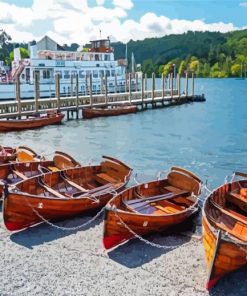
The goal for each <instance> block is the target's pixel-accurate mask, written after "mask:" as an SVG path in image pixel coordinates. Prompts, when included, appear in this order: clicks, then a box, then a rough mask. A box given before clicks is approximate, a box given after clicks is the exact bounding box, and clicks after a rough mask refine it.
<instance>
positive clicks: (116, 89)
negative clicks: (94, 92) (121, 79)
mask: <svg viewBox="0 0 247 296" xmlns="http://www.w3.org/2000/svg"><path fill="white" fill-rule="evenodd" d="M114 77H115V93H117V73H115V76H114Z"/></svg>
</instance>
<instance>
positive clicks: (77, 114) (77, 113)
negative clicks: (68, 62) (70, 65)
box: [75, 74, 79, 119]
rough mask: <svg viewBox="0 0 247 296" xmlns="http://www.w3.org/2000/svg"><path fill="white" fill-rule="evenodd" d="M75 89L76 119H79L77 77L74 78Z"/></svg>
mask: <svg viewBox="0 0 247 296" xmlns="http://www.w3.org/2000/svg"><path fill="white" fill-rule="evenodd" d="M75 89H76V119H78V118H79V77H78V74H76V76H75Z"/></svg>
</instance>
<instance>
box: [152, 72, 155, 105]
mask: <svg viewBox="0 0 247 296" xmlns="http://www.w3.org/2000/svg"><path fill="white" fill-rule="evenodd" d="M154 91H155V73H154V72H153V73H152V104H153V103H154Z"/></svg>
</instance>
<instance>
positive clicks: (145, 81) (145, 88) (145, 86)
mask: <svg viewBox="0 0 247 296" xmlns="http://www.w3.org/2000/svg"><path fill="white" fill-rule="evenodd" d="M147 80H148V79H147V73H145V77H144V90H145V91H147V89H148V83H147Z"/></svg>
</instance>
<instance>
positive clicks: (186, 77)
mask: <svg viewBox="0 0 247 296" xmlns="http://www.w3.org/2000/svg"><path fill="white" fill-rule="evenodd" d="M185 96H186V97H188V73H187V72H186V75H185Z"/></svg>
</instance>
